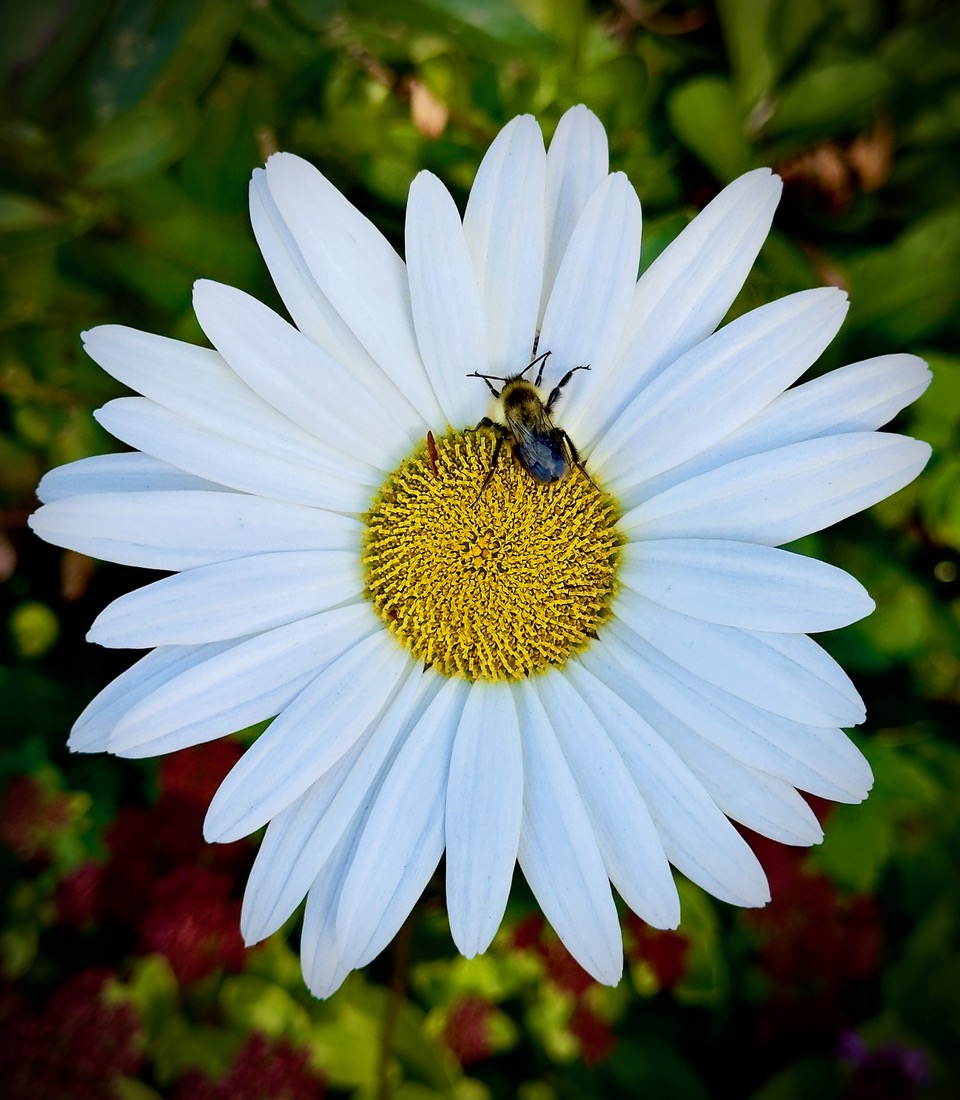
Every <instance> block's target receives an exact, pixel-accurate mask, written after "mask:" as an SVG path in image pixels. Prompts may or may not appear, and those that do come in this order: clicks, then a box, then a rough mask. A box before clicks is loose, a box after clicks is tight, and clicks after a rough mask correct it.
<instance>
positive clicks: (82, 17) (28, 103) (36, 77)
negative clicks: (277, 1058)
mask: <svg viewBox="0 0 960 1100" xmlns="http://www.w3.org/2000/svg"><path fill="white" fill-rule="evenodd" d="M108 7H109V0H85V2H84V3H82V4H78V3H72V2H71V0H30V2H29V3H10V4H2V5H0V74H2V78H3V83H5V84H6V83H7V82H8V81H9V82H10V83H11V84H12V85H13V86H17V85H19V87H18V94H17V96H16V98H17V99H18V100H19V102H20V103H21V104H22V105H23V106H24V107H25V108H26V109H27V110H31V109H35V108H36V107H38V106H39V105H40V104H41V103H42V102H43V100H44V99H45V97H47V96H48V95H50V93H51V92H52V91H53V90H54V89H55V88H56V87H57V85H58V84H59V83H60V82H61V81H62V80H63V79H64V77H65V76H66V74H67V73H68V72H69V70H70V67H71V66H72V65H73V64H74V63H75V62H76V61H77V59H78V58H79V57H80V55H81V53H82V52H83V50H84V48H85V47H86V46H87V45H88V43H89V42H90V40H91V38H92V37H93V35H94V34H95V33H96V31H97V28H98V25H99V24H100V22H101V20H102V19H103V16H104V13H105V12H106V10H107V8H108Z"/></svg>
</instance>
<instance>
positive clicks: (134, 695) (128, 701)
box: [67, 642, 230, 752]
mask: <svg viewBox="0 0 960 1100" xmlns="http://www.w3.org/2000/svg"><path fill="white" fill-rule="evenodd" d="M229 648H230V645H229V643H227V642H216V643H214V644H212V645H205V646H166V647H165V648H163V649H156V650H154V651H153V653H148V654H147V655H146V657H141V658H140V660H139V661H137V663H136V664H134V665H131V666H130V668H128V669H127V670H126V672H123V673H121V674H120V675H119V676H118V677H117V678H116V679H115V680H112V681H111V682H110V683H109V684H107V686H106V687H105V688H104V689H103V690H102V691H101V692H100V693H99V694H98V695H96V696H95V697H94V698H93V699H92V700H91V701H90V702H89V703H88V704H87V706H86V707H85V709H84V711H83V713H82V714H81V715H80V717H79V718H78V719H77V720H76V722H74V724H73V729H72V730H71V731H70V739H69V740H68V741H67V747H68V748H69V749H71V751H73V752H106V751H107V747H108V746H107V742H108V740H109V738H110V734H111V732H112V731H113V728H114V726H116V724H117V722H119V721H120V719H121V718H122V717H123V715H125V714H126V713H127V711H129V710H132V709H133V708H134V707H135V706H136V705H137V703H139V702H140V700H141V699H145V698H146V697H147V696H148V695H151V694H152V693H153V692H154V691H156V690H157V688H158V687H161V686H162V685H163V684H165V683H166V682H167V681H168V680H172V679H174V678H175V677H177V676H179V675H180V673H181V672H185V671H187V670H188V669H191V668H195V667H196V666H197V665H201V664H203V663H204V662H206V661H209V660H210V659H211V658H212V657H216V656H217V655H218V654H220V653H223V652H224V651H225V650H226V649H229Z"/></svg>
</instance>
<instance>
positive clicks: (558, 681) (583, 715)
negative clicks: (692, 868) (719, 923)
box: [534, 672, 680, 928]
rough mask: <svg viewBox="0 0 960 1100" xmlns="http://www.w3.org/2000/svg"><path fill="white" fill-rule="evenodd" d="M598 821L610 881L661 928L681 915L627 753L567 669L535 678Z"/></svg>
mask: <svg viewBox="0 0 960 1100" xmlns="http://www.w3.org/2000/svg"><path fill="white" fill-rule="evenodd" d="M534 686H535V689H536V691H537V694H538V696H539V697H540V702H541V703H542V705H543V709H544V710H545V711H546V713H547V715H548V717H549V718H550V721H551V723H552V724H553V731H554V733H555V734H556V736H557V740H558V741H559V743H560V748H561V749H562V750H563V754H564V756H565V757H566V758H567V763H568V764H569V765H570V771H571V772H572V773H573V775H574V777H575V780H576V783H577V788H578V789H579V791H580V794H581V795H582V797H583V802H584V805H585V807H586V810H587V813H588V814H589V815H590V820H591V822H592V825H593V832H594V835H595V836H596V838H597V842H598V844H599V846H600V851H601V853H602V855H603V862H604V865H605V866H606V870H607V874H608V875H609V877H610V881H611V882H612V883H613V885H614V886H615V887H616V888H617V890H618V891H619V892H620V896H621V897H622V898H623V900H624V901H625V902H626V903H627V905H629V906H630V908H631V909H632V910H633V911H634V913H636V914H637V915H638V916H640V917H642V918H643V919H644V920H645V921H646V922H647V923H648V924H652V925H653V926H654V927H656V928H676V926H677V925H678V924H679V923H680V898H679V896H678V894H677V888H676V886H675V885H674V881H673V876H672V875H671V873H670V865H669V863H668V862H667V857H666V855H665V854H664V851H663V844H662V843H661V841H660V837H659V835H658V833H657V828H656V825H654V823H653V818H652V817H651V816H650V811H649V810H648V809H647V806H646V803H645V802H644V801H643V798H642V797H641V795H640V792H639V791H638V790H637V785H636V783H635V782H634V781H633V778H632V777H631V775H630V773H629V772H628V771H627V768H626V765H625V764H624V763H623V758H622V757H621V756H620V754H619V752H617V749H616V748H615V747H614V744H613V742H612V741H611V740H610V737H609V735H608V734H607V732H606V730H604V728H603V726H601V725H600V723H599V722H598V721H597V719H596V718H595V717H594V715H593V712H592V711H591V710H590V709H589V707H588V706H587V704H586V703H585V702H584V700H583V699H581V698H580V696H579V695H578V694H577V692H576V690H575V689H574V688H573V687H572V685H571V684H570V681H569V680H568V679H567V678H566V677H565V674H564V673H562V672H555V673H550V674H548V675H547V676H542V677H539V678H538V679H537V680H536V681H535V682H534Z"/></svg>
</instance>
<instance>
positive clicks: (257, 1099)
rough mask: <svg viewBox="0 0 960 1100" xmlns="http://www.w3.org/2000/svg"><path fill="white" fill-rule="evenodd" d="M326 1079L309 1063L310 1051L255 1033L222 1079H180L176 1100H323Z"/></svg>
mask: <svg viewBox="0 0 960 1100" xmlns="http://www.w3.org/2000/svg"><path fill="white" fill-rule="evenodd" d="M323 1094H324V1087H323V1078H322V1077H320V1076H318V1075H317V1074H316V1073H315V1072H314V1071H313V1070H312V1069H310V1067H309V1066H308V1065H307V1053H306V1051H304V1050H298V1049H297V1048H296V1047H294V1046H292V1045H291V1044H290V1043H288V1042H286V1041H285V1040H283V1039H280V1040H278V1041H277V1042H270V1040H269V1039H267V1038H266V1037H265V1036H263V1035H261V1034H259V1033H257V1032H254V1034H252V1035H250V1036H249V1037H248V1039H247V1040H246V1042H245V1043H244V1044H243V1046H242V1047H241V1048H240V1050H239V1051H238V1053H237V1056H236V1058H235V1059H234V1063H233V1066H232V1067H231V1069H230V1072H229V1073H228V1074H227V1075H226V1076H225V1077H223V1078H221V1079H220V1080H219V1081H211V1080H210V1079H209V1078H207V1077H205V1076H204V1075H203V1074H201V1073H188V1074H185V1075H184V1076H183V1077H181V1078H180V1081H179V1082H178V1084H177V1088H176V1091H175V1092H174V1094H173V1098H174V1100H321V1098H322V1096H323Z"/></svg>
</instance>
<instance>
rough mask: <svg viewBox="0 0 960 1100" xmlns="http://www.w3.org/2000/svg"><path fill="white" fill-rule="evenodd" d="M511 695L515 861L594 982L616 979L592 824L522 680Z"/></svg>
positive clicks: (618, 958)
mask: <svg viewBox="0 0 960 1100" xmlns="http://www.w3.org/2000/svg"><path fill="white" fill-rule="evenodd" d="M568 667H569V665H568ZM514 698H515V700H516V704H517V714H518V716H519V718H520V733H521V739H522V741H523V774H524V784H523V785H524V790H523V821H522V824H521V827H520V848H519V852H518V859H519V862H520V867H521V869H522V870H523V874H524V877H525V878H526V880H527V882H528V883H529V884H530V889H531V890H532V891H533V892H534V894H535V896H536V898H537V901H538V902H539V903H540V908H541V909H542V910H543V913H544V916H545V917H546V918H547V920H548V921H549V922H550V924H551V925H552V926H553V928H554V931H555V932H556V933H557V935H558V936H559V937H560V939H561V940H562V941H563V943H564V946H565V947H566V948H567V950H568V951H569V952H570V954H571V955H573V957H574V958H575V959H576V960H577V962H578V963H580V965H581V966H582V967H583V968H584V969H585V970H586V971H588V973H590V974H592V975H593V977H594V978H596V979H597V981H600V982H604V983H605V984H606V985H615V984H616V983H617V982H618V981H619V980H620V975H621V973H622V970H623V941H622V938H621V934H620V924H619V921H618V918H617V908H616V906H615V905H614V902H613V895H612V894H611V892H610V883H609V882H608V880H607V872H606V869H605V868H604V864H603V857H602V856H601V854H600V849H599V847H598V845H597V840H596V836H595V835H594V830H593V824H592V822H591V820H590V817H589V815H588V814H587V811H586V808H585V807H584V804H583V799H582V798H581V796H580V792H579V790H578V789H577V784H576V780H575V779H574V777H573V774H572V772H571V771H570V766H569V764H568V763H567V761H566V759H565V758H564V755H563V753H562V752H561V750H560V746H559V745H558V744H557V738H556V735H555V733H554V731H553V728H552V726H551V723H550V719H549V718H548V717H547V715H546V713H545V712H544V710H543V706H542V704H541V703H540V700H539V699H538V697H537V694H536V692H535V691H534V689H533V687H532V686H531V685H530V683H529V681H521V682H520V683H519V684H518V685H516V686H515V687H514Z"/></svg>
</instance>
